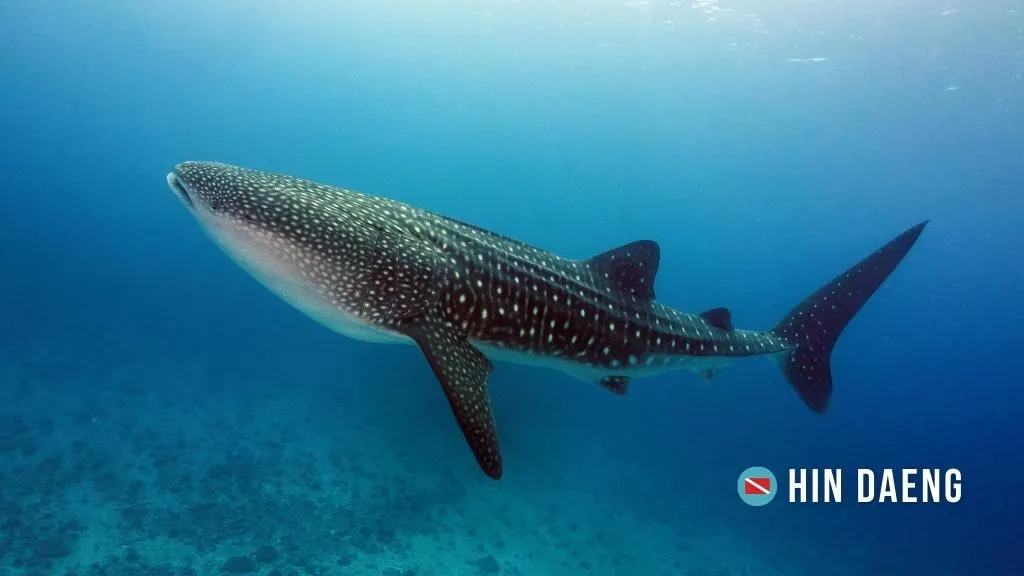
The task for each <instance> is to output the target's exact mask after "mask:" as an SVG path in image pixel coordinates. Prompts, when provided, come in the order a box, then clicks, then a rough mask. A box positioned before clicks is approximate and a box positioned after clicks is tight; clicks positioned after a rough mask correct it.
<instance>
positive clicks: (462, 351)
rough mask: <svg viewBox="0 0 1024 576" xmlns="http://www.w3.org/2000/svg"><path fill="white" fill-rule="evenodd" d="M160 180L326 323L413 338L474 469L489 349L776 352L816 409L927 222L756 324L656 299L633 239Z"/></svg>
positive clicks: (516, 358) (260, 183)
mask: <svg viewBox="0 0 1024 576" xmlns="http://www.w3.org/2000/svg"><path fill="white" fill-rule="evenodd" d="M167 183H168V185H169V186H170V188H171V190H172V191H173V192H174V193H175V194H176V195H177V196H178V198H179V199H180V201H181V202H182V203H183V204H184V205H185V207H186V208H187V209H188V210H189V211H190V212H191V214H192V216H194V217H195V219H196V220H197V221H198V223H199V225H200V227H201V228H202V229H203V231H204V232H205V233H206V234H207V235H208V236H209V237H210V238H211V239H212V240H213V241H214V242H215V243H216V244H218V245H219V246H220V247H221V248H222V249H223V251H224V252H226V253H227V254H228V255H229V256H230V257H231V258H232V259H233V260H235V261H236V262H237V263H238V264H239V265H240V266H241V267H242V268H244V269H245V270H247V271H248V272H249V273H250V274H252V275H253V276H254V277H255V278H256V279H258V280H259V281H260V282H261V283H262V284H263V285H264V286H266V287H267V288H268V289H270V290H271V291H272V292H274V293H275V294H277V295H278V296H279V297H280V298H282V299H283V300H285V301H286V302H288V303H289V304H291V305H292V306H294V307H295V308H297V309H298V310H300V311H301V312H303V313H305V314H306V315H308V316H310V317H311V318H313V319H314V320H316V321H317V322H319V323H320V324H322V325H324V326H326V327H327V328H329V329H331V330H334V331H336V332H339V333H341V334H344V335H346V336H349V337H352V338H356V339H359V340H363V341H368V342H377V343H405V344H411V345H415V346H418V347H419V349H420V350H421V351H422V354H423V356H424V357H425V358H426V360H427V363H428V364H429V365H430V368H431V369H432V371H433V373H434V375H435V376H436V378H437V380H438V382H439V383H440V385H441V388H442V389H443V391H444V393H445V395H446V396H447V399H448V402H449V405H450V407H451V410H452V413H453V414H454V416H455V419H456V421H457V422H458V424H459V426H460V428H461V430H462V433H463V435H464V437H465V440H466V442H467V443H468V445H469V447H470V449H471V451H472V453H473V455H474V456H475V458H476V462H477V464H478V465H479V467H480V469H481V470H482V471H483V472H484V473H485V474H486V475H487V476H489V477H490V478H493V479H499V478H501V476H502V470H503V464H502V455H501V450H500V447H499V443H498V434H497V428H496V426H495V419H494V414H493V410H492V407H491V401H490V397H489V395H488V391H487V381H488V377H489V375H490V374H491V372H492V370H493V363H492V362H493V361H504V362H514V363H521V364H530V365H539V366H544V367H548V368H553V369H556V370H560V371H562V372H564V373H566V374H568V375H571V376H573V377H575V378H578V379H581V380H584V381H586V382H590V383H593V384H596V385H598V386H600V387H602V388H604V389H606V390H608V391H610V392H612V393H614V394H618V395H623V394H626V393H627V392H628V390H629V388H630V384H631V382H632V381H633V380H634V379H636V378H639V377H645V376H651V375H654V374H659V373H663V372H667V371H672V370H680V369H685V370H690V371H694V372H696V373H698V374H700V375H702V376H704V377H705V378H712V377H714V376H715V374H717V372H718V371H719V370H721V369H722V368H723V367H725V366H727V365H729V364H730V363H733V362H735V361H738V360H740V359H743V358H748V357H755V356H763V357H767V358H770V359H772V360H774V361H775V362H776V363H777V364H778V366H779V367H780V369H781V372H782V374H783V376H784V377H785V379H786V380H787V381H788V382H789V384H790V385H791V386H792V388H793V389H794V390H795V392H796V395H797V396H798V397H799V398H800V399H801V400H802V401H803V403H804V404H805V405H806V406H807V407H808V408H809V409H810V410H812V411H814V412H816V413H819V414H820V413H824V412H825V411H826V409H827V408H828V406H829V403H830V400H831V397H832V388H833V386H832V370H831V365H830V364H831V356H832V350H833V347H834V346H835V344H836V341H837V339H838V338H839V335H840V334H841V333H842V332H843V329H844V328H845V327H846V326H847V324H848V323H849V322H850V321H851V320H852V319H853V317H854V316H855V315H856V314H857V312H858V311H859V310H860V309H861V308H862V307H863V306H864V304H865V303H866V302H867V300H868V299H869V298H870V297H871V296H872V295H873V294H874V293H875V291H876V290H877V289H878V288H879V287H880V286H881V285H882V283H883V282H884V281H885V280H886V278H888V277H889V275H890V274H891V273H892V272H893V270H895V268H896V267H897V266H898V265H899V263H900V262H901V261H902V260H903V258H904V256H906V254H907V252H908V251H909V250H910V248H911V247H912V246H913V245H914V243H915V242H916V241H917V239H918V237H919V236H920V235H921V232H922V231H923V230H924V228H925V226H926V225H927V223H928V221H927V220H926V221H924V222H921V223H919V224H917V225H915V226H913V227H911V228H909V229H907V230H906V231H904V232H903V233H901V234H899V235H898V236H896V237H895V238H894V239H892V240H890V241H889V242H888V243H886V244H885V245H884V246H882V247H881V248H879V249H877V250H875V251H874V252H872V253H871V254H870V255H869V256H867V257H866V258H864V259H863V260H861V261H860V262H858V263H856V264H854V265H853V266H852V267H850V268H849V269H847V270H845V271H844V272H842V273H840V274H839V275H838V276H836V277H835V278H834V279H833V280H831V281H829V282H828V283H826V284H824V285H823V286H821V287H820V288H819V289H818V290H817V291H815V292H814V293H812V294H811V295H810V296H808V297H807V298H805V299H804V300H803V301H801V302H799V303H798V304H797V305H796V306H795V307H794V308H792V309H791V310H790V311H789V312H788V313H786V314H785V315H784V316H783V317H782V319H781V320H779V322H778V323H777V324H776V325H775V326H774V327H772V328H770V329H767V330H747V329H740V328H736V327H735V326H733V321H732V314H731V313H730V311H729V309H728V308H724V307H721V308H713V309H710V310H705V311H702V312H699V313H686V312H682V311H679V310H676V309H674V308H671V307H669V306H666V305H664V304H662V303H660V302H658V301H656V300H655V276H656V275H657V273H658V267H659V264H660V258H661V250H660V247H659V245H658V244H657V243H656V242H654V241H652V240H639V241H636V242H631V243H629V244H626V245H623V246H619V247H616V248H612V249H610V250H608V251H606V252H603V253H601V254H597V255H595V256H592V257H588V258H582V259H571V258H566V257H562V256H558V255H556V254H554V253H552V252H548V251H546V250H543V249H541V248H537V247H534V246H531V245H528V244H526V243H523V242H520V241H517V240H514V239H512V238H509V237H507V236H503V235H501V234H498V233H495V232H491V231H489V230H486V229H484V228H480V227H478V226H474V225H472V224H468V223H465V222H461V221H459V220H455V219H453V218H449V217H446V216H443V215H440V214H437V213H434V212H431V211H428V210H424V209H421V208H416V207H413V206H410V205H408V204H404V203H402V202H399V201H397V200H393V199H390V198H387V197H383V196H374V195H369V194H364V193H361V192H356V191H353V190H348V189H344V188H339V187H335V186H329V185H326V184H320V183H317V182H313V181H309V180H305V179H302V178H297V177H293V176H288V175H284V174H277V173H272V172H264V171H260V170H254V169H250V168H244V167H240V166H234V165H230V164H224V163H219V162H196V161H189V162H183V163H181V164H178V165H177V166H175V167H174V169H173V170H172V171H171V172H170V173H169V174H167Z"/></svg>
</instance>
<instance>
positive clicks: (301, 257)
mask: <svg viewBox="0 0 1024 576" xmlns="http://www.w3.org/2000/svg"><path fill="white" fill-rule="evenodd" d="M167 184H168V185H169V186H170V188H171V190H172V191H173V192H174V193H175V194H176V195H177V196H178V198H179V199H180V200H181V202H182V203H183V204H184V205H185V207H186V208H188V210H189V211H190V212H191V213H192V215H193V216H194V217H195V218H196V220H197V221H198V222H199V224H200V226H201V227H202V228H203V230H204V231H205V232H206V233H207V235H208V236H210V238H211V239H213V240H214V241H215V242H216V243H217V244H218V245H219V246H220V247H221V249H223V250H224V252H226V253H227V254H228V255H229V256H231V257H232V259H234V260H235V261H236V262H237V263H238V264H239V265H241V266H242V268H244V269H245V270H246V271H248V272H249V273H250V274H252V275H253V276H254V277H256V278H257V279H258V280H259V281H260V282H261V283H263V284H264V285H265V286H266V287H267V288H269V289H270V290H271V291H273V292H274V293H276V294H278V295H279V296H280V297H282V298H283V299H284V300H285V301H287V302H289V303H290V304H292V305H293V306H295V307H297V308H299V309H300V310H302V311H303V312H305V313H307V314H309V315H310V316H312V317H313V318H314V319H316V320H318V321H320V322H322V323H325V324H328V325H329V326H332V327H334V328H338V329H340V330H341V331H343V332H346V333H348V332H349V330H346V329H344V328H339V326H338V324H339V323H343V320H345V319H347V318H349V317H350V316H352V312H353V311H354V309H355V307H356V305H357V303H358V302H360V301H361V297H362V296H363V294H364V292H365V290H366V286H365V284H364V283H365V278H366V277H367V275H368V273H369V271H370V270H372V266H373V251H374V245H375V242H376V240H377V235H378V229H377V228H376V227H375V226H374V225H373V220H372V219H370V217H369V216H370V215H371V214H370V212H369V211H368V208H367V197H366V196H364V195H361V194H358V193H355V192H350V191H348V190H343V189H341V188H334V187H330V186H324V185H321V184H316V183H313V182H310V181H307V180H302V179H299V178H294V177H290V176H284V175H279V174H273V173H270V172H262V171H259V170H251V169H247V168H241V167H238V166H232V165H228V164H220V163H216V162H183V163H181V164H178V165H177V166H175V168H174V170H173V171H171V172H170V173H169V174H168V175H167ZM342 317H344V318H342ZM351 335H353V336H357V337H359V335H358V334H351ZM364 339H367V338H364Z"/></svg>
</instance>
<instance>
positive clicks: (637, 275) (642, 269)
mask: <svg viewBox="0 0 1024 576" xmlns="http://www.w3.org/2000/svg"><path fill="white" fill-rule="evenodd" d="M660 261H661V248H659V247H658V243H657V242H655V241H653V240H638V241H636V242H630V243H629V244H626V245H624V246H619V247H618V248H613V249H611V250H609V251H607V252H602V253H601V254H598V255H597V256H594V257H593V258H591V259H590V260H589V261H588V263H589V264H590V266H591V267H592V268H593V270H594V274H595V275H596V276H597V278H598V279H599V280H604V281H607V282H610V283H611V285H612V289H613V290H615V291H617V292H619V293H620V294H627V295H632V296H634V297H636V298H637V299H638V300H644V301H650V300H654V277H655V276H656V275H657V274H658V264H659V263H660Z"/></svg>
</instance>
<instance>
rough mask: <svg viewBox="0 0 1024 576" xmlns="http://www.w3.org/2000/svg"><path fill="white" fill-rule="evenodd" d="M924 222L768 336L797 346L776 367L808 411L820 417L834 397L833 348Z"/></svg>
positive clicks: (816, 296) (827, 288) (815, 297)
mask: <svg viewBox="0 0 1024 576" xmlns="http://www.w3.org/2000/svg"><path fill="white" fill-rule="evenodd" d="M926 224H928V221H927V220H926V221H924V222H922V223H920V224H918V225H917V226H914V227H913V228H911V229H909V230H907V231H906V232H904V233H902V234H900V235H899V236H897V237H896V238H894V239H892V240H891V241H890V242H889V243H888V244H886V245H885V246H882V247H881V248H880V249H879V250H877V251H875V252H874V253H873V254H871V255H870V256H868V257H867V258H865V259H863V260H861V261H860V262H858V263H857V264H855V265H854V266H853V267H852V268H850V269H849V270H847V271H846V272H843V273H842V274H840V275H839V276H837V277H836V278H835V279H834V280H832V281H831V282H829V283H828V284H826V285H824V286H822V287H821V288H819V289H818V291H817V292H815V293H814V294H811V295H810V296H808V297H807V298H805V299H804V301H803V302H801V303H800V304H798V305H797V306H796V307H795V308H793V309H792V310H790V312H789V314H787V315H786V316H785V317H784V318H783V319H782V320H781V321H780V322H779V323H778V324H776V325H775V328H772V333H773V334H775V335H776V336H779V337H780V338H784V339H785V340H786V341H788V342H790V343H791V344H794V345H795V348H794V349H793V350H792V351H791V352H790V353H789V354H788V355H787V356H784V357H783V358H782V360H781V362H780V367H781V369H782V372H783V374H785V376H786V380H788V381H789V383H790V384H791V385H792V386H793V388H794V389H796V393H797V394H799V395H800V399H801V400H803V401H804V404H806V405H807V407H808V408H810V409H811V410H813V411H815V412H817V413H818V414H821V413H823V412H825V410H826V409H827V408H828V404H829V400H830V399H831V398H832V368H831V360H832V348H833V347H834V346H835V344H836V340H837V339H838V338H839V335H840V334H841V333H842V331H843V329H844V328H846V325H847V324H848V323H849V322H850V320H852V319H853V317H854V315H856V314H857V312H858V311H859V310H860V309H861V307H862V306H864V303H865V302H867V301H868V298H870V297H871V295H872V294H874V293H875V290H878V287H879V286H881V285H882V283H883V282H885V279H886V278H888V277H889V274H891V273H892V271H893V270H895V269H896V266H898V265H899V263H900V261H902V260H903V257H904V256H906V255H907V252H908V251H910V248H911V247H912V246H913V245H914V242H916V241H917V238H918V236H920V235H921V232H922V231H923V230H924V227H925V225H926Z"/></svg>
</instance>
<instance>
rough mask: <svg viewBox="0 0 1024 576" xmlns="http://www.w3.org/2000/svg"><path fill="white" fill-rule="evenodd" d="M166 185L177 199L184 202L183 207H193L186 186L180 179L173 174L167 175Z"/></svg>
mask: <svg viewBox="0 0 1024 576" xmlns="http://www.w3.org/2000/svg"><path fill="white" fill-rule="evenodd" d="M167 185H168V186H170V187H171V190H173V191H174V193H175V194H177V195H178V198H180V199H181V201H182V202H184V204H185V206H188V207H189V208H194V207H195V204H194V203H193V202H192V196H191V195H189V192H188V185H186V184H185V183H184V182H182V181H181V178H178V176H177V175H176V174H175V173H174V172H170V173H169V174H167Z"/></svg>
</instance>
